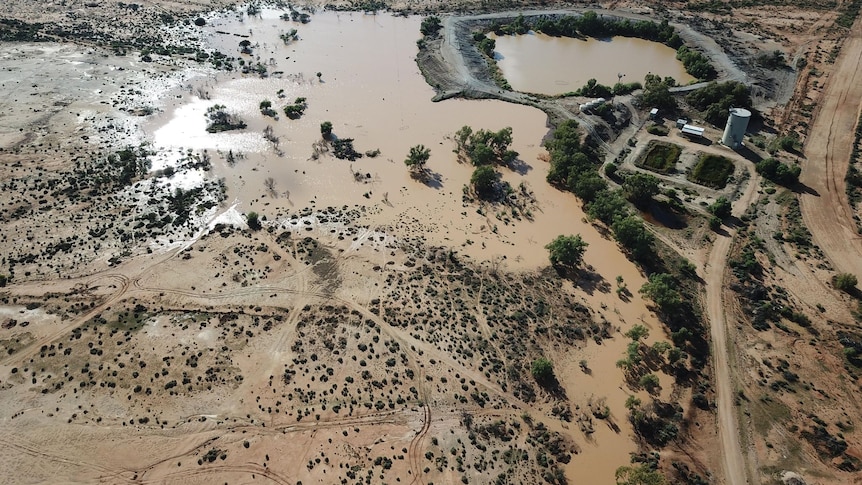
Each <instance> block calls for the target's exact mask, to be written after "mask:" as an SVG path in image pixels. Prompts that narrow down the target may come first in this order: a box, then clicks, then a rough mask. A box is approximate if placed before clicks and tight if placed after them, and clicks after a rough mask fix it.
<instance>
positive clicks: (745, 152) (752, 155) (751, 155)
mask: <svg viewBox="0 0 862 485" xmlns="http://www.w3.org/2000/svg"><path fill="white" fill-rule="evenodd" d="M734 151H735V152H736V153H737V154H739V155H740V156H741V157H742V158H744V159H746V160H748V161H749V162H751V163H757V162H759V161H761V160H763V157H761V156H760V155H759V154H757V153H756V152H755V151H754V150H752V149H751V148H748V147H747V146H745V145H740V146H739V148H737V149H736V150H734Z"/></svg>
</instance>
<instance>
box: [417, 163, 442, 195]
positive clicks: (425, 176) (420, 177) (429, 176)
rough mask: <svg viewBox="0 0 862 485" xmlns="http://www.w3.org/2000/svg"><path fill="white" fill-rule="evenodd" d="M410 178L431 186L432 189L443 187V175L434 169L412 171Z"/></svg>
mask: <svg viewBox="0 0 862 485" xmlns="http://www.w3.org/2000/svg"><path fill="white" fill-rule="evenodd" d="M410 178H412V179H413V180H416V181H418V182H422V183H423V184H425V185H427V186H428V187H431V188H432V189H437V190H440V189H442V188H443V176H442V175H440V173H438V172H434V171H433V170H429V169H427V168H426V169H424V170H416V171H411V172H410Z"/></svg>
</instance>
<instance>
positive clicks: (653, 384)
mask: <svg viewBox="0 0 862 485" xmlns="http://www.w3.org/2000/svg"><path fill="white" fill-rule="evenodd" d="M638 384H640V385H641V387H643V388H644V389H646V390H647V392H650V393H651V392H653V391H655V390H656V389H657V388H658V386H659V380H658V376H657V375H655V374H646V375H644V376H642V377H641V378H640V380H639V381H638Z"/></svg>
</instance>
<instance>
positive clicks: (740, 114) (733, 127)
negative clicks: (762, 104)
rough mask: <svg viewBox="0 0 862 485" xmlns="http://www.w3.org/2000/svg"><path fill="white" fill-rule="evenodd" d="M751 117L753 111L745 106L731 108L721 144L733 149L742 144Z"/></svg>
mask: <svg viewBox="0 0 862 485" xmlns="http://www.w3.org/2000/svg"><path fill="white" fill-rule="evenodd" d="M750 119H751V111H748V110H747V109H745V108H730V116H728V117H727V126H725V127H724V135H722V137H721V144H722V145H725V146H728V147H730V148H733V149H737V148H739V147H740V146H742V139H743V137H744V136H745V130H747V129H748V120H750Z"/></svg>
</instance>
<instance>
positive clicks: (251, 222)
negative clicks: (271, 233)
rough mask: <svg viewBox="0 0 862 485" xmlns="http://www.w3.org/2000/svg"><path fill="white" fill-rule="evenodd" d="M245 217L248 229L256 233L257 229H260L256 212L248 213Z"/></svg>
mask: <svg viewBox="0 0 862 485" xmlns="http://www.w3.org/2000/svg"><path fill="white" fill-rule="evenodd" d="M245 217H246V219H247V220H248V227H249V229H251V230H253V231H257V230H258V229H260V227H261V226H260V216H259V215H258V214H257V212H254V211H252V212H249V213H248V214H246V216H245Z"/></svg>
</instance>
